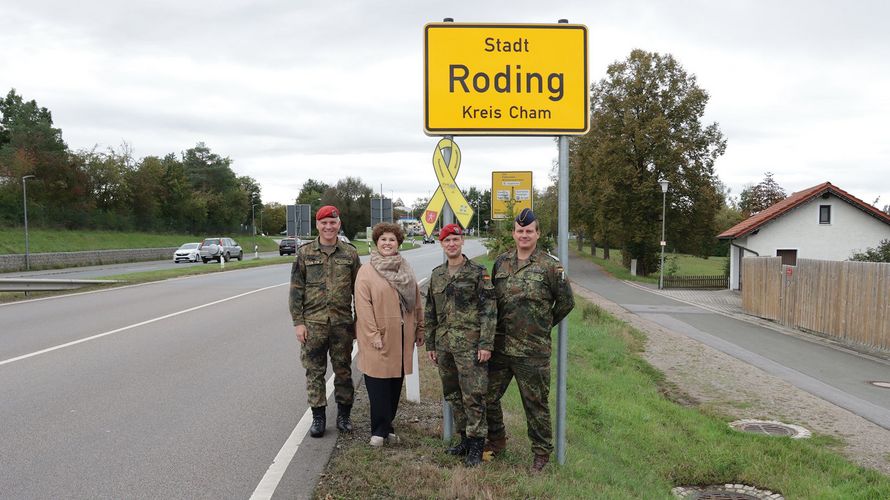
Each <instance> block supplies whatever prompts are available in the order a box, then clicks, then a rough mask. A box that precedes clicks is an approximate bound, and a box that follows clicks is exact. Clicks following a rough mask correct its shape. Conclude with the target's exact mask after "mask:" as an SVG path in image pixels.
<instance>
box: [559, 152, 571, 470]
mask: <svg viewBox="0 0 890 500" xmlns="http://www.w3.org/2000/svg"><path fill="white" fill-rule="evenodd" d="M558 217H559V222H558V224H557V231H558V232H559V234H558V235H557V241H558V243H557V245H558V247H557V250H558V252H557V253H558V257H559V261H560V263H562V268H563V270H564V271H565V273H566V274H568V272H569V138H568V136H565V135H562V136H560V137H559V212H558ZM568 325H569V320H568V318H563V320H562V321H560V322H559V330H558V331H559V346H558V351H557V356H558V359H559V361H558V362H557V366H556V387H557V389H556V458H557V460H558V461H559V463H560V465H561V464H564V463H565V462H566V375H567V371H566V368H567V367H568V350H569V345H568V344H569V342H568V339H569V334H568Z"/></svg>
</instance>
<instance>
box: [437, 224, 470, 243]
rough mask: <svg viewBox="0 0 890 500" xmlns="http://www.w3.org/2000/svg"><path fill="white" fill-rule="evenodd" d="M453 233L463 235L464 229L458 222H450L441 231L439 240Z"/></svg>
mask: <svg viewBox="0 0 890 500" xmlns="http://www.w3.org/2000/svg"><path fill="white" fill-rule="evenodd" d="M452 234H457V235H462V234H464V230H463V229H461V228H460V226H458V225H457V224H448V225H447V226H445V227H443V228H442V229H441V230H440V231H439V241H442V240H444V239H445V238H447V237H449V236H451V235H452Z"/></svg>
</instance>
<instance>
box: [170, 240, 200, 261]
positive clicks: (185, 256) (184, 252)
mask: <svg viewBox="0 0 890 500" xmlns="http://www.w3.org/2000/svg"><path fill="white" fill-rule="evenodd" d="M200 246H201V244H200V243H198V242H194V243H186V244H184V245H182V246H181V247H179V248H178V249H176V251H175V252H173V263H174V264H179V263H180V262H198V261H199V260H201V251H200V250H198V247H200Z"/></svg>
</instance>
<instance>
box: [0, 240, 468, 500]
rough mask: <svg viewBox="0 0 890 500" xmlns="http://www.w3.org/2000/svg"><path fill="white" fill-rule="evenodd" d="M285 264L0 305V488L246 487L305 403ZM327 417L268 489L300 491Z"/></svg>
mask: <svg viewBox="0 0 890 500" xmlns="http://www.w3.org/2000/svg"><path fill="white" fill-rule="evenodd" d="M465 248H466V250H467V254H468V255H471V256H472V255H477V254H479V253H482V251H483V250H482V246H481V244H479V242H477V241H468V242H467V246H466V247H465ZM405 256H406V258H408V260H409V261H410V262H411V264H412V266H413V268H414V269H415V272H416V274H417V276H418V278H423V277H426V276H428V275H429V272H430V270H431V269H432V268H433V267H434V266H436V265H438V264H439V263H441V262H442V254H441V250H440V249H439V247H438V245H435V246H433V245H429V246H423V247H421V248H419V249H417V250H413V251H410V252H406V253H405ZM170 265H171V266H172V264H170ZM179 265H182V264H179ZM208 265H210V264H208ZM103 267H105V266H103ZM106 269H107V267H106ZM289 270H290V267H289V265H275V266H266V267H259V268H254V269H244V270H237V271H231V272H227V273H214V274H211V275H202V276H195V277H189V278H181V279H173V280H167V281H162V282H155V283H149V284H144V285H137V286H130V287H122V288H114V289H108V290H103V291H99V292H90V293H81V294H73V295H67V296H58V297H51V298H46V299H38V300H31V301H23V302H15V303H9V304H3V305H0V325H2V326H0V401H2V405H0V422H2V425H0V443H3V454H2V457H0V497H3V498H16V499H26V498H91V499H93V498H146V497H150V498H214V499H216V498H248V497H250V496H251V495H252V494H253V493H254V492H255V491H256V489H257V487H258V485H259V483H260V482H261V481H262V478H264V475H265V474H266V472H267V470H269V468H270V464H272V462H273V460H274V459H275V457H276V455H277V454H278V453H279V451H281V449H282V445H283V444H284V443H285V442H288V438H289V437H290V436H291V435H292V434H299V432H295V429H296V430H297V431H299V430H300V428H299V427H298V424H299V422H300V421H301V418H302V417H303V415H304V414H305V412H306V410H307V407H306V401H305V398H306V396H305V392H304V387H305V383H304V377H303V373H302V368H301V366H300V362H299V346H298V343H297V341H296V339H295V337H294V335H293V327H292V326H291V323H290V317H289V314H288V312H287V306H286V304H287V302H286V300H287V299H286V298H287V282H288V278H289ZM117 272H118V271H114V273H117ZM121 272H123V271H121ZM354 372H356V375H358V374H357V370H354ZM333 406H334V405H329V416H332V415H333V411H332V407H333ZM332 429H333V425H332V422H329V425H328V432H327V434H326V435H325V437H324V438H322V439H310V438H307V439H306V440H304V441H302V442H301V443H300V445H299V448H298V449H297V450H296V453H295V455H294V457H293V461H292V462H290V463H289V464H288V466H287V468H286V471H285V472H284V475H283V477H281V478H280V482H277V483H276V484H275V487H274V489H273V490H274V494H275V498H302V497H305V496H306V495H308V493H309V492H310V491H311V489H312V488H313V487H314V485H315V483H316V481H317V477H318V473H319V472H320V471H321V470H322V468H323V467H324V465H325V463H326V462H327V457H328V456H329V454H330V451H331V449H332V447H333V444H334V441H335V439H336V431H335V430H334V431H332ZM303 432H305V431H303Z"/></svg>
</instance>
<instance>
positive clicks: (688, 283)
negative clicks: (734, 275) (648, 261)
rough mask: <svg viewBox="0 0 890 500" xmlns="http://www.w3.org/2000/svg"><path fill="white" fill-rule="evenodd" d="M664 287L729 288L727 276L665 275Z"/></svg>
mask: <svg viewBox="0 0 890 500" xmlns="http://www.w3.org/2000/svg"><path fill="white" fill-rule="evenodd" d="M664 287H665V288H697V289H712V288H718V289H726V288H729V276H725V275H722V274H721V275H715V276H665V277H664Z"/></svg>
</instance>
